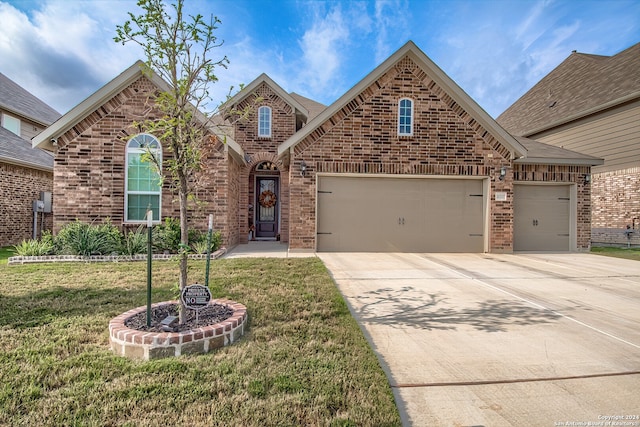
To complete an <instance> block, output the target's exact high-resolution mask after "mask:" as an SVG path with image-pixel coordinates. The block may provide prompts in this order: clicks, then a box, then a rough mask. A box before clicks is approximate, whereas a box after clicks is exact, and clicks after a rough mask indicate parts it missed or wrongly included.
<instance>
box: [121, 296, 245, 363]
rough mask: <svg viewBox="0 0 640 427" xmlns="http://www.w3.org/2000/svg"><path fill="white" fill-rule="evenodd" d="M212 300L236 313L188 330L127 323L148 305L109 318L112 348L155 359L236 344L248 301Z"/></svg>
mask: <svg viewBox="0 0 640 427" xmlns="http://www.w3.org/2000/svg"><path fill="white" fill-rule="evenodd" d="M177 303H178V301H164V302H159V303H156V304H153V305H152V307H157V306H160V305H165V304H177ZM210 304H221V305H225V306H227V307H229V308H231V309H232V310H233V314H232V315H231V317H229V318H228V319H226V320H223V321H222V322H219V323H216V324H214V325H209V326H202V327H200V328H197V329H192V330H190V331H184V332H147V331H139V330H136V329H131V328H128V327H127V326H125V324H124V322H125V321H126V320H127V319H128V318H130V317H132V316H134V315H136V314H138V313H141V312H145V311H146V310H147V307H146V306H142V307H138V308H134V309H133V310H129V311H127V312H125V313H122V314H121V315H119V316H117V317H115V318H113V319H112V320H111V321H110V322H109V343H110V346H111V350H112V351H114V352H115V353H116V354H117V355H119V356H124V357H128V358H130V359H138V360H153V359H161V358H164V357H175V356H181V355H183V354H204V353H208V352H210V351H212V350H214V349H216V348H221V347H224V346H227V345H229V344H232V343H233V342H235V341H237V340H238V339H239V338H240V337H241V336H242V335H244V326H245V324H246V322H247V319H248V315H247V308H246V307H245V306H244V305H242V304H240V303H237V302H235V301H231V300H226V299H215V300H211V302H210Z"/></svg>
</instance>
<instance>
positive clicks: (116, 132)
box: [53, 77, 232, 244]
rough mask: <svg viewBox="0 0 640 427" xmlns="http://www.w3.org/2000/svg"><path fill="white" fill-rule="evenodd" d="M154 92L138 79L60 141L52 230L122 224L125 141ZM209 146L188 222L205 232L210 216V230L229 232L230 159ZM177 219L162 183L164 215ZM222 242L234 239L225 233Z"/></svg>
mask: <svg viewBox="0 0 640 427" xmlns="http://www.w3.org/2000/svg"><path fill="white" fill-rule="evenodd" d="M154 91H155V86H154V85H153V84H152V83H151V82H150V81H149V80H148V79H146V78H145V77H141V78H140V79H139V80H137V81H136V82H134V83H132V84H131V85H130V86H129V87H127V88H125V89H124V90H123V91H122V92H120V93H119V94H117V95H115V96H114V97H113V98H112V99H110V100H109V101H107V102H106V103H105V104H104V105H103V106H101V107H100V108H98V109H97V110H96V111H95V112H94V113H92V114H90V115H89V116H88V117H87V118H85V119H84V120H82V121H81V122H79V123H78V124H76V125H75V126H74V127H73V128H72V129H71V130H69V131H68V132H66V133H65V134H64V135H62V136H61V137H60V138H58V149H57V152H56V156H55V168H54V171H55V172H54V179H53V181H54V186H53V187H54V190H53V192H54V198H55V199H56V202H57V203H56V205H55V209H54V229H55V231H56V232H57V231H58V230H60V228H61V227H62V226H63V225H64V224H67V223H69V222H71V221H74V220H75V219H76V218H77V219H80V220H82V221H85V222H93V221H102V220H104V219H106V218H111V221H112V222H113V223H114V224H115V225H118V226H121V225H122V226H124V225H125V224H124V197H125V193H124V190H125V154H126V153H125V149H126V140H125V138H126V137H127V136H128V135H129V134H136V133H137V130H136V129H134V128H132V123H133V122H134V121H140V120H142V119H143V118H145V117H143V116H142V114H143V112H144V111H145V110H147V109H148V105H149V102H148V100H149V94H151V93H153V92H154ZM146 117H149V116H146ZM209 148H210V149H209V150H207V152H206V153H205V156H204V157H205V158H204V160H203V165H204V168H205V170H204V173H201V174H200V175H199V176H198V177H197V179H196V180H195V182H197V184H198V191H197V192H196V194H197V196H198V203H192V205H191V223H192V225H193V226H194V227H195V228H198V229H201V230H206V228H207V225H208V216H209V214H210V213H213V214H214V228H215V229H218V230H219V229H221V228H224V229H225V230H228V222H229V217H228V211H229V205H228V200H229V197H228V191H229V190H228V187H229V174H228V173H227V169H228V162H229V161H230V160H228V154H227V152H226V149H225V146H224V144H220V143H216V142H215V140H212V142H211V145H210V146H209ZM162 155H163V159H167V158H169V156H171V153H170V152H169V150H168V149H167V148H166V147H164V148H163V153H162ZM166 172H167V171H166V170H165V173H166ZM218 193H220V197H219V196H218ZM214 201H215V202H214ZM179 216H180V212H179V204H178V199H177V195H176V193H175V192H174V191H172V188H171V187H170V182H169V180H166V181H165V183H164V185H163V191H162V217H163V218H165V217H174V218H178V217H179ZM224 238H225V239H229V238H232V235H231V234H229V233H228V231H227V232H226V234H225V235H224ZM228 243H229V242H228V240H225V244H228Z"/></svg>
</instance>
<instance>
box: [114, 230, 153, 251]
mask: <svg viewBox="0 0 640 427" xmlns="http://www.w3.org/2000/svg"><path fill="white" fill-rule="evenodd" d="M147 238H148V237H147V230H146V229H145V227H144V226H142V225H141V226H139V227H138V228H137V229H136V230H135V231H131V230H129V231H128V232H126V233H125V235H124V238H123V239H122V246H121V249H120V253H121V254H122V255H137V254H144V253H147Z"/></svg>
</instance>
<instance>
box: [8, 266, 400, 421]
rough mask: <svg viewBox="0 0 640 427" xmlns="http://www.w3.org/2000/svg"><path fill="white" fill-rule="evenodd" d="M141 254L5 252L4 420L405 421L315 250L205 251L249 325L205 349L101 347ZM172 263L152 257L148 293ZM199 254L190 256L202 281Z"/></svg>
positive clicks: (137, 277)
mask: <svg viewBox="0 0 640 427" xmlns="http://www.w3.org/2000/svg"><path fill="white" fill-rule="evenodd" d="M145 268H146V264H145V263H111V264H108V263H100V264H83V263H72V264H70V263H65V264H39V265H25V266H11V267H9V266H7V265H6V262H5V263H4V264H0V425H12V426H19V425H23V426H32V425H42V426H47V425H51V426H53V425H55V426H58V425H77V426H85V425H87V426H88V425H96V426H97V425H100V426H119V425H130V426H134V425H135V426H145V425H189V426H215V425H221V426H298V425H335V426H348V425H358V426H362V425H369V426H395V425H400V418H399V415H398V411H397V409H396V407H395V404H394V400H393V395H392V393H391V390H390V388H389V385H388V382H387V379H386V377H385V375H384V373H383V371H382V369H381V368H380V366H379V364H378V361H377V359H376V357H375V355H374V354H373V352H372V351H371V349H370V348H369V347H368V345H367V342H366V340H365V338H364V336H363V334H362V332H361V331H360V329H359V328H358V325H357V324H356V322H355V320H354V319H353V318H352V317H351V315H350V313H349V310H348V308H347V306H346V304H345V302H344V300H343V299H342V297H341V295H340V294H339V292H338V291H337V289H336V287H335V285H334V284H333V282H332V280H331V279H330V277H329V275H328V274H327V271H326V269H325V268H324V266H323V265H322V263H321V262H320V261H319V260H318V259H315V258H307V259H256V258H254V259H234V260H218V261H214V262H212V268H211V277H212V279H211V283H210V287H211V290H212V293H213V294H214V296H215V297H226V298H230V299H233V300H236V301H238V302H241V303H243V304H245V305H246V306H247V308H248V312H249V325H250V327H249V331H248V333H246V334H245V336H244V337H243V338H242V339H241V340H240V341H238V342H237V343H235V344H234V345H232V346H230V347H225V348H224V349H220V350H217V351H215V352H213V353H210V354H207V355H200V356H186V357H185V356H183V357H179V358H172V359H163V360H158V361H151V362H135V361H130V360H128V359H124V358H121V357H118V356H115V355H114V354H112V353H111V352H110V350H109V342H108V341H109V337H108V329H107V328H108V323H109V320H111V318H113V317H115V316H116V315H118V314H121V313H122V312H124V311H126V310H129V309H131V308H133V307H137V306H142V305H144V304H145V301H146V292H145V287H146V271H145ZM177 271H178V267H177V263H175V262H156V263H155V264H154V291H153V292H154V293H153V301H154V302H158V301H164V300H169V299H172V298H174V297H175V295H176V291H175V286H176V282H177V279H176V277H177ZM203 271H204V262H191V264H190V274H191V278H192V281H193V282H195V281H200V282H201V281H202V277H203Z"/></svg>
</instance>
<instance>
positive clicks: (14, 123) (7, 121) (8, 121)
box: [2, 113, 20, 136]
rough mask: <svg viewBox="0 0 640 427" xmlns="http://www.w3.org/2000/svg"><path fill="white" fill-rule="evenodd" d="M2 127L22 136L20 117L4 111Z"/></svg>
mask: <svg viewBox="0 0 640 427" xmlns="http://www.w3.org/2000/svg"><path fill="white" fill-rule="evenodd" d="M2 127H3V128H5V129H7V130H9V131H11V132H13V133H15V134H16V135H18V136H20V119H19V118H17V117H13V116H10V115H8V114H4V113H3V114H2Z"/></svg>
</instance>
